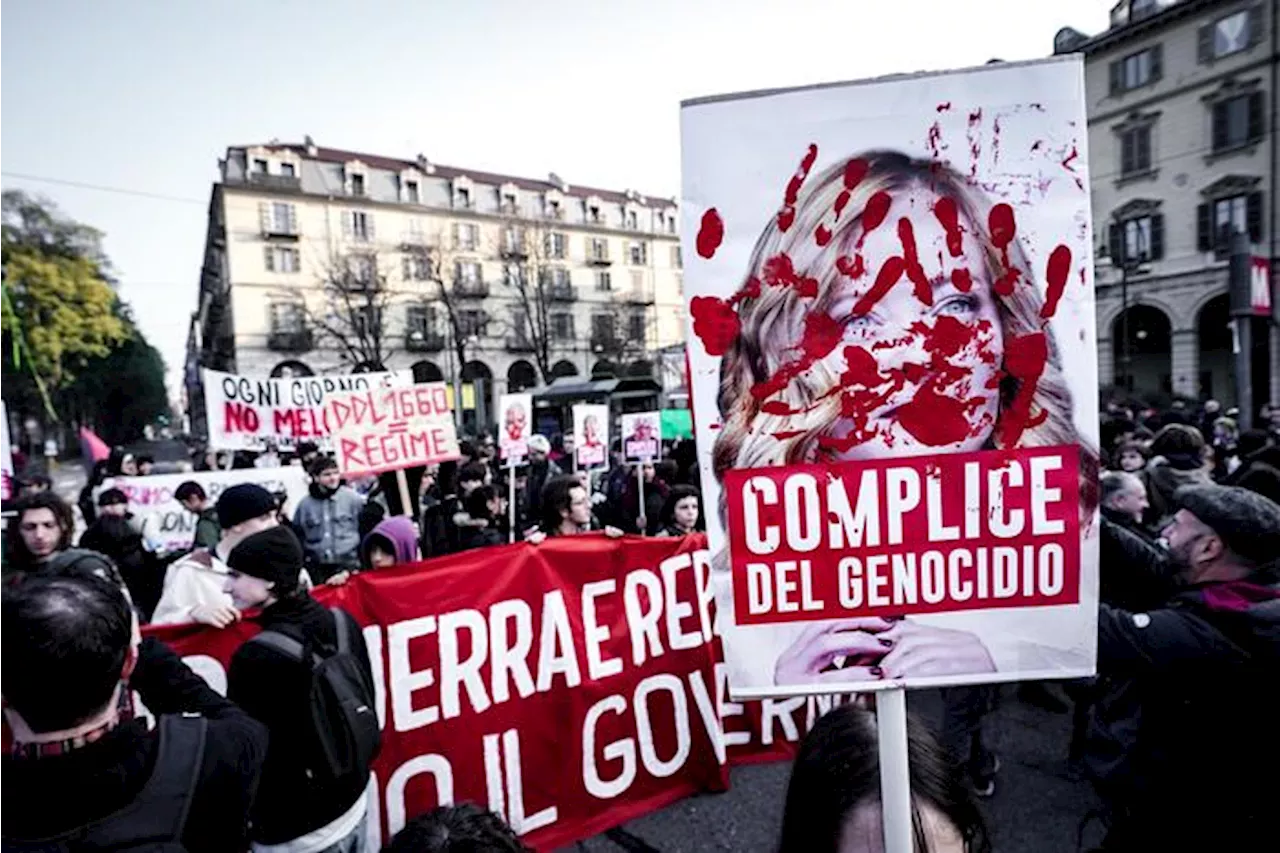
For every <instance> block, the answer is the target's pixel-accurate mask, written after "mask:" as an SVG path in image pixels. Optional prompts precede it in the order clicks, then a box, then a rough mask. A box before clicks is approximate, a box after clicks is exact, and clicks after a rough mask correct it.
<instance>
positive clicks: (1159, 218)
mask: <svg viewBox="0 0 1280 853" xmlns="http://www.w3.org/2000/svg"><path fill="white" fill-rule="evenodd" d="M1150 249H1151V260H1153V261H1158V260H1160V259H1161V258H1163V257H1164V214H1163V213H1154V214H1152V215H1151V246H1150Z"/></svg>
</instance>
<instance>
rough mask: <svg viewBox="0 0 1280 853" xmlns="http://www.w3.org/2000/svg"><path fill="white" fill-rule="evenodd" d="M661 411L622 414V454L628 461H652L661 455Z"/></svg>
mask: <svg viewBox="0 0 1280 853" xmlns="http://www.w3.org/2000/svg"><path fill="white" fill-rule="evenodd" d="M661 418H662V413H661V412H632V413H631V414H626V415H623V416H622V455H623V457H624V458H625V459H626V460H627V461H628V462H652V461H654V460H655V459H657V458H658V457H659V456H661V455H662V421H661Z"/></svg>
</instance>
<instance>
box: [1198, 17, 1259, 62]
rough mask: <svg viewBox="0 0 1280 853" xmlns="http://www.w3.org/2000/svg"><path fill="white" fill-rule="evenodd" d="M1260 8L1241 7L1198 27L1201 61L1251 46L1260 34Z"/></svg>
mask: <svg viewBox="0 0 1280 853" xmlns="http://www.w3.org/2000/svg"><path fill="white" fill-rule="evenodd" d="M1261 23H1262V21H1261V10H1260V8H1259V7H1256V6H1255V7H1254V8H1252V9H1242V10H1241V11H1239V12H1236V13H1235V14H1233V15H1227V16H1226V17H1225V18H1219V19H1218V20H1216V21H1214V22H1213V23H1212V24H1208V25H1206V26H1203V27H1201V28H1200V32H1199V54H1200V61H1201V62H1212V61H1213V60H1215V59H1222V58H1223V57H1225V56H1230V55H1231V54H1233V53H1239V52H1240V51H1242V50H1247V49H1248V48H1250V47H1252V46H1253V44H1254V42H1256V41H1257V39H1258V36H1259V35H1260V33H1259V29H1260V25H1261Z"/></svg>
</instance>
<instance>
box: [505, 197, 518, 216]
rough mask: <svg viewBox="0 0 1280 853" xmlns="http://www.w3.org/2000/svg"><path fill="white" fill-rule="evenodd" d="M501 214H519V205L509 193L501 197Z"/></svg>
mask: <svg viewBox="0 0 1280 853" xmlns="http://www.w3.org/2000/svg"><path fill="white" fill-rule="evenodd" d="M502 212H503V213H512V214H514V213H519V212H520V205H519V203H518V202H517V201H516V197H515V196H514V195H512V194H511V193H507V194H506V195H504V196H503V197H502Z"/></svg>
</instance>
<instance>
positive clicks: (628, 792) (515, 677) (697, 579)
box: [148, 535, 850, 850]
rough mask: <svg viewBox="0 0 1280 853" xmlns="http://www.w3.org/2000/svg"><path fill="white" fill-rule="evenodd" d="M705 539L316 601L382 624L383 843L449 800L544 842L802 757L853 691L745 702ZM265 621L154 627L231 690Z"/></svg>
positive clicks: (473, 562)
mask: <svg viewBox="0 0 1280 853" xmlns="http://www.w3.org/2000/svg"><path fill="white" fill-rule="evenodd" d="M704 546H705V540H704V539H703V538H702V537H701V536H688V537H682V538H662V539H647V540H641V539H638V538H634V537H628V538H626V539H623V540H610V539H607V538H605V537H603V536H594V535H587V536H574V537H568V538H558V539H552V540H548V541H547V542H544V543H542V544H541V545H538V546H536V547H535V546H530V545H524V544H519V545H509V546H495V547H493V548H485V549H482V550H479V551H468V552H464V553H461V554H455V555H451V556H449V557H444V558H439V559H435V560H430V561H427V562H425V563H419V564H414V565H410V566H403V567H396V568H393V569H386V570H380V571H378V572H371V573H365V574H360V575H357V576H355V577H354V578H353V579H352V580H351V582H350V583H348V584H346V585H345V586H342V587H327V588H320V589H317V590H315V591H314V593H313V594H314V595H315V596H316V597H317V598H318V599H319V600H320V601H321V603H323V604H325V605H327V606H334V605H337V606H341V607H343V608H345V609H346V610H348V612H350V613H351V614H352V615H353V616H354V617H355V618H356V620H357V621H358V622H359V623H360V624H361V625H362V626H364V636H365V642H366V645H367V646H368V649H369V656H370V661H371V663H372V665H373V671H374V681H375V688H376V695H375V703H376V711H377V714H378V719H379V721H380V722H381V723H382V726H383V734H382V750H381V753H380V754H379V756H378V758H377V760H376V762H375V764H374V772H373V779H372V782H371V785H370V804H371V809H370V813H369V831H370V837H369V849H371V850H378V849H381V847H382V844H383V841H384V840H386V839H389V838H390V834H391V833H394V832H397V831H398V830H399V829H400V828H401V827H403V826H404V823H405V821H406V820H407V819H409V818H411V817H413V816H415V815H417V814H421V813H422V812H425V811H428V810H429V809H431V808H433V807H434V806H436V805H437V804H449V803H454V802H464V801H471V802H476V803H480V804H482V805H485V806H487V807H488V808H491V809H492V810H493V811H495V812H497V813H498V814H500V815H502V816H503V817H504V818H505V819H506V820H507V821H508V822H510V823H511V824H512V825H513V826H514V827H515V828H516V829H517V831H519V832H521V833H523V834H524V839H523V840H524V841H525V842H526V843H527V844H529V845H531V846H532V847H533V848H534V849H537V850H552V849H557V848H561V847H565V846H569V845H572V844H573V843H574V842H576V841H579V840H583V839H586V838H589V837H591V836H592V835H595V834H597V833H599V832H602V831H604V830H606V829H609V828H611V827H614V826H617V825H620V824H623V823H626V822H627V821H630V820H634V819H636V818H639V817H642V816H643V815H645V814H649V813H651V812H654V811H657V810H658V809H661V808H663V807H664V806H666V805H668V804H670V803H672V802H674V801H676V800H678V799H681V798H683V797H685V796H689V795H691V794H695V793H698V792H703V791H718V790H724V789H725V788H726V787H727V786H728V781H729V779H728V773H727V764H728V763H729V762H734V763H737V762H743V763H746V762H758V761H770V760H778V759H785V758H788V757H789V756H790V755H791V754H792V752H793V750H794V746H795V743H796V742H797V741H798V740H799V739H800V738H801V737H802V736H803V734H804V733H805V732H806V731H807V730H808V729H809V728H810V727H811V726H812V724H813V722H814V720H815V719H816V718H817V717H818V716H820V715H821V714H822V713H824V712H825V711H827V710H829V709H830V708H831V707H832V706H833V705H834V704H836V703H840V702H844V701H848V699H849V698H850V697H849V696H847V695H840V696H821V697H816V696H810V697H801V698H793V699H784V700H777V701H774V700H765V701H763V702H752V703H747V704H742V703H736V702H732V701H729V700H728V698H727V695H726V689H727V685H726V681H725V677H724V673H723V667H722V666H721V665H720V664H719V663H718V662H717V659H716V657H715V649H716V645H717V644H716V643H715V640H714V637H713V635H712V620H713V614H712V613H711V611H710V610H709V607H710V598H711V595H710V591H709V588H708V585H707V577H708V574H709V561H710V554H709V552H707V551H706V549H705V547H704ZM257 630H258V628H257V625H256V624H255V623H254V622H253V621H250V620H245V621H242V622H237V623H235V624H234V625H232V626H231V627H229V628H227V629H225V630H216V629H211V628H207V627H204V626H194V625H193V626H181V627H166V628H159V629H154V628H153V629H149V631H148V633H150V634H153V635H155V636H157V637H159V638H160V639H162V640H164V641H165V642H167V643H168V644H169V645H170V646H172V647H173V648H174V649H175V650H176V651H177V652H178V653H179V654H180V655H182V656H183V657H184V659H185V661H186V662H187V663H188V664H189V665H190V666H191V667H192V669H194V670H195V671H196V672H197V673H199V674H200V675H201V676H203V677H204V678H205V679H206V680H207V681H208V682H209V684H210V685H211V686H212V687H213V688H214V689H215V690H218V691H219V692H222V693H225V692H226V686H227V666H228V664H229V663H230V660H231V656H232V655H233V654H234V652H235V650H236V648H237V647H239V645H240V644H241V643H243V642H244V640H246V639H248V638H249V637H250V636H252V635H253V634H254V633H255V632H256V631H257Z"/></svg>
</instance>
